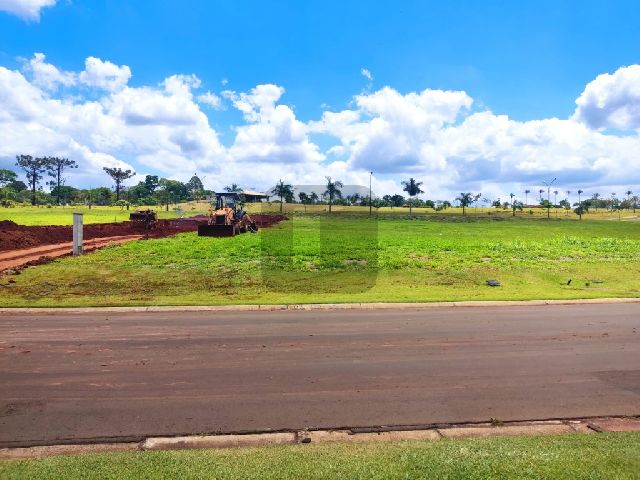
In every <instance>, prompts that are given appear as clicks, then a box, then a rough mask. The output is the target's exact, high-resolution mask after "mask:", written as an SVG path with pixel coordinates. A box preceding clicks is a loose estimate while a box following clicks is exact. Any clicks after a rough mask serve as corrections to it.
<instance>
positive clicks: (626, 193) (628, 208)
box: [624, 190, 635, 213]
mask: <svg viewBox="0 0 640 480" xmlns="http://www.w3.org/2000/svg"><path fill="white" fill-rule="evenodd" d="M624 194H625V195H626V196H627V210H630V209H631V195H633V192H632V191H631V190H627V191H626V192H624ZM634 213H635V211H634Z"/></svg>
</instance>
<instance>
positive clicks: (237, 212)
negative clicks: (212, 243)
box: [198, 193, 258, 237]
mask: <svg viewBox="0 0 640 480" xmlns="http://www.w3.org/2000/svg"><path fill="white" fill-rule="evenodd" d="M239 197H240V196H239V195H238V194H237V193H217V194H216V206H215V208H214V207H213V206H212V207H211V208H210V209H209V220H208V221H207V223H206V225H198V235H199V236H201V237H233V236H234V235H237V234H238V233H245V232H254V233H255V232H257V231H258V226H257V225H256V223H255V222H254V221H253V220H251V217H250V216H249V214H248V213H247V212H245V211H244V210H242V208H241V207H239V206H238V203H239V202H238V200H239Z"/></svg>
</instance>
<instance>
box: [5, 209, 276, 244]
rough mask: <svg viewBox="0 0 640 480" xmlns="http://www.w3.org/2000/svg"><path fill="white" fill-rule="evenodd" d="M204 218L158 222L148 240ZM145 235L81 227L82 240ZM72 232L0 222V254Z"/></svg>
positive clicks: (129, 227) (260, 220)
mask: <svg viewBox="0 0 640 480" xmlns="http://www.w3.org/2000/svg"><path fill="white" fill-rule="evenodd" d="M251 218H252V219H253V220H254V221H255V222H256V223H257V224H258V227H270V226H271V225H274V224H276V223H278V222H280V221H282V220H286V217H285V216H283V215H264V214H259V215H252V216H251ZM206 222H207V217H206V216H204V215H199V216H195V217H191V218H179V219H171V220H159V221H158V225H157V227H156V228H155V229H153V230H152V231H151V232H149V237H150V238H161V237H169V236H172V235H175V234H177V233H182V232H194V231H196V230H197V229H198V224H200V223H206ZM136 233H137V234H140V233H144V230H140V228H136V226H135V225H134V224H132V223H131V222H120V223H95V224H88V225H85V226H84V234H83V236H84V239H85V240H91V239H93V238H103V237H116V236H119V235H132V234H136ZM72 240H73V230H72V227H71V226H64V225H51V226H25V225H18V224H16V223H14V222H12V221H9V220H2V221H0V251H7V250H17V249H21V248H30V247H37V246H40V245H53V244H56V243H64V242H71V241H72Z"/></svg>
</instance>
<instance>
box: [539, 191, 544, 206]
mask: <svg viewBox="0 0 640 480" xmlns="http://www.w3.org/2000/svg"><path fill="white" fill-rule="evenodd" d="M538 192H539V193H540V203H542V194H543V193H544V188H541V189H540V190H538Z"/></svg>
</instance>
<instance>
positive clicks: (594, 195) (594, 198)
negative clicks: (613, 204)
mask: <svg viewBox="0 0 640 480" xmlns="http://www.w3.org/2000/svg"><path fill="white" fill-rule="evenodd" d="M591 198H593V200H594V202H593V206H594V210H595V211H596V213H597V212H598V200H600V194H599V193H594V194H593V196H592V197H591Z"/></svg>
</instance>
